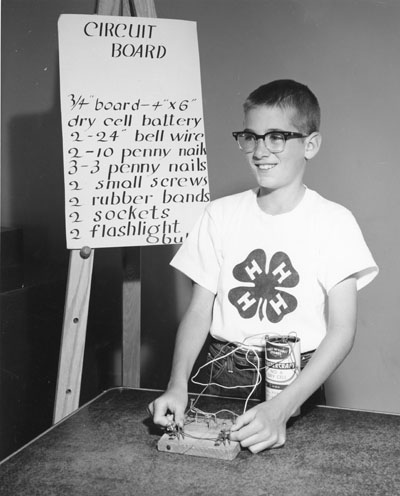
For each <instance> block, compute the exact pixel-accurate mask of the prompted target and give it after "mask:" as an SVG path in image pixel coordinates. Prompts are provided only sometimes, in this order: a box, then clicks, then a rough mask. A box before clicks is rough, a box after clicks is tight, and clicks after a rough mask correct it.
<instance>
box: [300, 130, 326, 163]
mask: <svg viewBox="0 0 400 496" xmlns="http://www.w3.org/2000/svg"><path fill="white" fill-rule="evenodd" d="M321 141H322V136H321V134H320V133H317V132H315V133H311V134H310V136H308V137H307V138H306V140H305V149H304V157H305V158H306V160H310V159H312V158H314V157H315V155H316V154H317V153H318V151H319V149H320V147H321Z"/></svg>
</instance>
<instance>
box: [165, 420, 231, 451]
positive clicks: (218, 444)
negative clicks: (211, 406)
mask: <svg viewBox="0 0 400 496" xmlns="http://www.w3.org/2000/svg"><path fill="white" fill-rule="evenodd" d="M231 427H232V421H231V420H228V419H219V418H218V419H217V418H215V419H204V418H201V419H190V421H188V422H185V425H184V427H183V429H182V430H179V429H177V428H175V426H174V427H172V428H171V429H170V430H169V431H168V432H166V433H165V434H163V436H162V437H161V438H160V439H159V441H158V444H157V448H158V450H159V451H166V452H169V453H178V454H181V455H192V456H203V457H207V458H218V459H220V460H233V459H234V458H235V457H236V456H237V454H238V453H239V452H240V443H239V442H237V441H231V440H230V439H229V433H230V428H231Z"/></svg>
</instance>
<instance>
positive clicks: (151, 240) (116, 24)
mask: <svg viewBox="0 0 400 496" xmlns="http://www.w3.org/2000/svg"><path fill="white" fill-rule="evenodd" d="M58 33H59V54H60V95H61V114H62V131H63V155H64V178H65V219H66V237H67V248H68V249H81V248H82V247H84V246H88V247H90V248H101V247H116V246H144V245H160V244H179V243H181V242H182V241H183V240H184V239H185V237H186V236H187V233H188V232H189V231H190V229H191V227H192V225H193V223H194V222H195V221H196V219H197V218H198V217H199V216H200V214H201V212H202V211H203V209H204V207H205V205H206V204H207V203H208V202H209V199H210V198H209V187H208V173H207V160H206V148H205V136H204V119H203V108H202V95H201V79H200V63H199V52H198V43H197V30H196V23H195V22H191V21H178V20H169V19H158V18H135V17H132V18H131V17H116V16H98V15H74V14H63V15H61V16H60V19H59V23H58Z"/></svg>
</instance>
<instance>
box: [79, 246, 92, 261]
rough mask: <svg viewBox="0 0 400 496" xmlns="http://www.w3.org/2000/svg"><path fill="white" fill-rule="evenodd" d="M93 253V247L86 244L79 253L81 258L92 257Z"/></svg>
mask: <svg viewBox="0 0 400 496" xmlns="http://www.w3.org/2000/svg"><path fill="white" fill-rule="evenodd" d="M91 253H92V249H91V248H90V247H89V246H84V247H83V248H81V251H80V252H79V255H80V256H81V258H83V259H86V258H89V257H90V254H91Z"/></svg>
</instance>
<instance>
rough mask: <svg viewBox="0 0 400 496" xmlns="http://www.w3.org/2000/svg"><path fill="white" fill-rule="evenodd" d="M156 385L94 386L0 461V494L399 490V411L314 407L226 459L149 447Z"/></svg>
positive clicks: (228, 403) (234, 403)
mask: <svg viewBox="0 0 400 496" xmlns="http://www.w3.org/2000/svg"><path fill="white" fill-rule="evenodd" d="M158 394H159V393H158V392H154V391H146V390H137V389H126V388H121V389H120V388H118V389H112V390H109V391H106V392H104V393H103V394H102V395H100V396H99V397H97V398H96V399H95V400H93V401H92V402H90V403H89V404H87V405H85V406H83V407H82V408H80V409H79V410H78V411H77V412H75V413H74V414H73V415H71V416H70V417H69V418H67V419H65V420H64V421H62V422H60V423H59V424H57V425H56V426H54V427H52V428H51V429H49V430H48V431H47V432H45V433H44V434H43V435H42V436H40V437H39V438H37V439H35V440H34V441H33V442H32V443H30V444H28V445H27V446H25V447H24V448H22V449H21V450H19V451H18V452H17V453H15V454H14V455H12V456H11V457H9V458H8V459H6V460H4V461H3V462H2V464H0V495H1V496H20V495H26V496H35V495H40V496H46V495H52V496H63V495H74V496H75V495H76V496H80V495H88V496H97V495H101V496H109V495H110V496H113V495H118V496H124V495H126V496H132V495H137V496H146V495H149V496H157V495H163V496H169V495H173V496H178V495H186V496H187V495H193V496H202V495H207V496H215V495H224V496H225V495H226V496H236V495H237V496H247V495H249V496H264V495H265V496H272V495H274V496H275V495H279V496H284V495H290V496H292V495H294V496H295V495H302V496H310V495H318V496H321V495H324V496H326V495H340V496H345V495H358V496H369V495H374V496H375V495H391V496H392V495H400V416H397V415H386V414H378V413H369V412H359V411H354V410H343V409H335V408H326V407H315V408H314V409H312V410H310V411H308V412H303V413H302V415H301V416H300V417H298V418H297V419H296V420H295V421H293V422H292V423H291V425H290V426H289V428H288V433H287V442H286V445H285V446H284V447H283V448H280V449H276V450H270V451H264V452H262V453H260V454H257V455H253V454H251V453H250V452H249V451H248V450H242V451H241V452H240V453H239V454H238V456H237V457H236V458H235V459H234V460H231V461H227V460H217V459H211V458H200V457H194V456H185V455H179V454H171V453H164V452H159V451H158V450H157V447H156V445H157V441H158V439H159V438H160V435H161V434H162V432H161V431H159V430H158V429H156V428H155V427H154V426H153V424H152V422H151V421H150V419H149V416H148V413H147V409H146V407H147V405H148V403H149V402H150V401H151V400H152V399H153V398H154V397H156V396H157V395H158ZM201 401H202V402H203V403H202V404H200V403H199V405H198V406H201V407H202V408H206V409H207V410H208V411H217V410H218V409H220V408H229V409H231V410H236V411H237V412H240V411H241V409H242V408H243V403H242V402H241V401H239V400H233V399H225V398H224V399H223V398H214V397H204V398H202V399H201Z"/></svg>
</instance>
